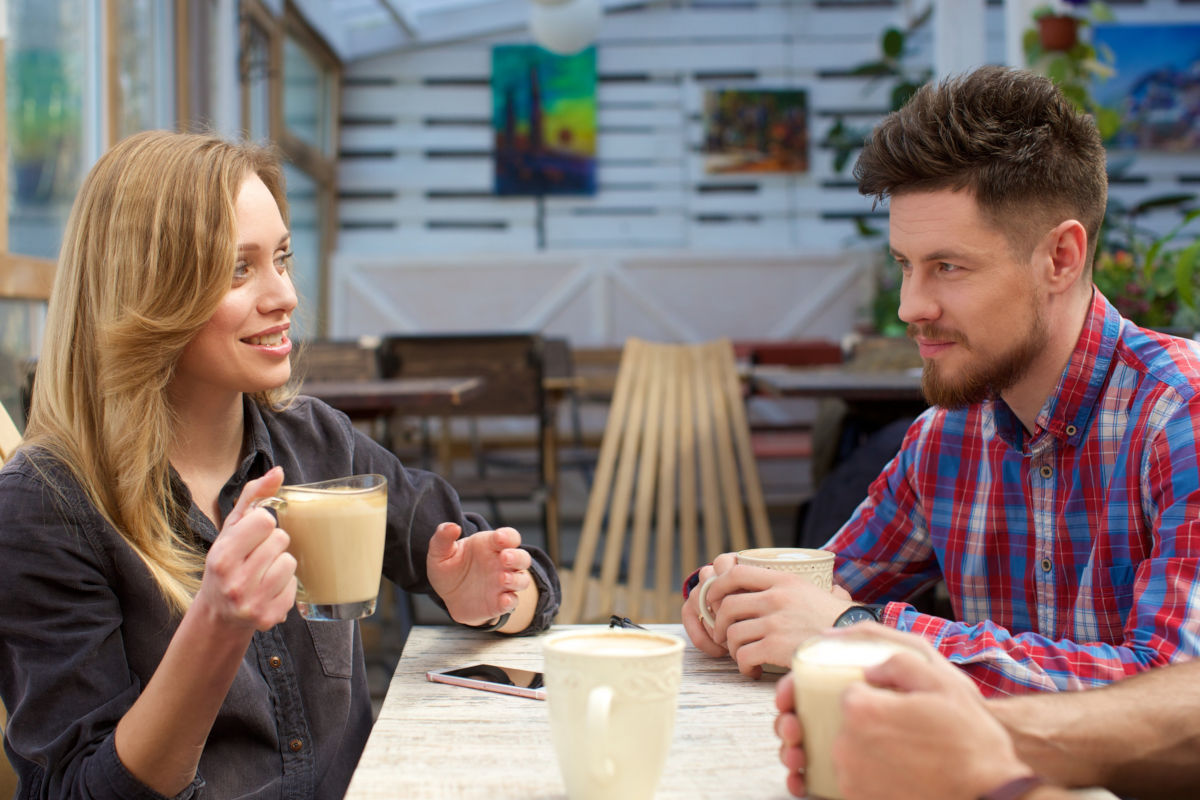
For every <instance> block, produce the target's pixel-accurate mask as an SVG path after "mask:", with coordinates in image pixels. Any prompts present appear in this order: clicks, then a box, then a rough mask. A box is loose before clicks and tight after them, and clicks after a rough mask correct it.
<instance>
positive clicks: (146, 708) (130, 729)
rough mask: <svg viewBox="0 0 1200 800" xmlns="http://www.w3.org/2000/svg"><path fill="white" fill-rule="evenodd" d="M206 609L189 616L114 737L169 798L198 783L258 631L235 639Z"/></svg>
mask: <svg viewBox="0 0 1200 800" xmlns="http://www.w3.org/2000/svg"><path fill="white" fill-rule="evenodd" d="M198 605H199V604H193V605H192V607H191V609H189V610H188V612H187V613H186V614H185V615H184V617H183V620H182V621H181V622H180V624H179V628H178V630H177V631H176V632H175V635H174V636H173V637H172V639H171V643H170V644H169V645H168V646H167V651H166V653H165V654H164V655H163V659H162V661H161V662H160V663H159V665H158V668H157V669H156V670H155V671H154V675H153V677H151V679H150V681H149V682H148V683H147V684H146V686H145V688H144V689H143V690H142V693H141V694H140V695H139V697H138V699H137V701H136V702H134V704H133V706H132V707H130V709H129V711H127V712H126V713H125V715H124V716H123V717H122V718H121V721H120V722H119V723H117V729H116V733H115V735H114V743H115V745H116V750H117V755H118V757H119V758H120V759H121V763H122V764H123V765H124V766H125V768H126V769H127V770H129V772H130V773H131V774H132V775H133V776H134V777H135V778H137V779H138V780H139V781H141V782H142V783H144V784H146V785H147V786H149V787H150V788H152V789H154V790H155V791H157V792H158V793H160V794H163V795H166V796H167V797H172V796H174V795H176V794H178V793H179V792H181V791H183V790H184V789H185V788H186V787H187V786H188V784H190V783H191V782H192V780H193V779H194V778H195V775H196V768H197V766H198V764H199V763H200V755H201V753H202V752H203V750H204V744H205V741H206V740H207V738H208V734H209V731H210V730H211V728H212V725H213V721H214V720H215V719H216V718H217V713H218V711H219V710H220V708H221V704H222V703H223V702H224V700H225V696H226V694H227V693H228V691H229V687H230V685H231V684H232V683H233V679H234V677H235V676H236V674H237V671H238V667H239V665H240V664H241V662H242V659H243V657H244V656H245V653H246V648H247V647H248V646H249V644H250V640H251V638H252V636H253V631H252V630H250V629H247V630H246V631H245V632H244V634H243V633H240V632H239V633H233V634H231V632H230V630H229V628H228V627H221V626H218V625H217V624H216V622H215V620H213V619H212V618H211V617H209V615H208V614H207V613H206V612H205V610H204V608H202V607H198Z"/></svg>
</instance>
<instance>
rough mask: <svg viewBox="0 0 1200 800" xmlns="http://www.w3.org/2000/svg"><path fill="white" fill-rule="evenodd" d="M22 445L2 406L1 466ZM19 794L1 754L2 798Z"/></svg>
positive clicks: (2, 723)
mask: <svg viewBox="0 0 1200 800" xmlns="http://www.w3.org/2000/svg"><path fill="white" fill-rule="evenodd" d="M20 444H21V433H20V431H18V430H17V426H16V425H15V424H14V423H13V421H12V418H11V417H9V416H8V411H6V410H5V408H4V406H2V405H0V465H2V464H4V462H5V461H8V460H9V459H10V458H12V455H13V453H15V452H16V450H17V447H18V446H20ZM7 725H8V712H6V711H5V710H4V704H3V703H0V736H3V735H4V729H5V727H6V726H7ZM16 793H17V773H16V772H15V771H14V770H13V768H12V765H11V764H10V763H8V759H7V758H5V757H4V756H3V755H2V754H0V797H13V796H14V795H15V794H16Z"/></svg>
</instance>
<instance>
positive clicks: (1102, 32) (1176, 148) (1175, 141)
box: [1092, 23, 1200, 152]
mask: <svg viewBox="0 0 1200 800" xmlns="http://www.w3.org/2000/svg"><path fill="white" fill-rule="evenodd" d="M1092 40H1093V43H1094V44H1095V45H1096V47H1097V48H1100V47H1104V46H1106V47H1108V48H1110V49H1111V50H1112V53H1113V58H1114V63H1113V66H1114V67H1115V68H1116V75H1114V76H1113V77H1111V78H1109V79H1108V80H1106V81H1100V82H1097V83H1096V84H1095V85H1094V86H1093V89H1092V92H1093V97H1094V98H1095V99H1096V101H1097V102H1099V103H1100V104H1102V105H1104V106H1106V107H1108V108H1112V109H1115V110H1116V111H1118V112H1120V114H1121V118H1122V120H1121V127H1120V128H1119V129H1118V130H1117V133H1116V134H1115V135H1114V136H1113V138H1112V140H1111V141H1110V142H1108V144H1109V145H1110V146H1111V147H1114V148H1130V149H1139V150H1161V151H1168V152H1185V151H1200V24H1179V25H1126V24H1119V23H1112V24H1104V25H1097V26H1096V27H1095V29H1094V30H1093V33H1092Z"/></svg>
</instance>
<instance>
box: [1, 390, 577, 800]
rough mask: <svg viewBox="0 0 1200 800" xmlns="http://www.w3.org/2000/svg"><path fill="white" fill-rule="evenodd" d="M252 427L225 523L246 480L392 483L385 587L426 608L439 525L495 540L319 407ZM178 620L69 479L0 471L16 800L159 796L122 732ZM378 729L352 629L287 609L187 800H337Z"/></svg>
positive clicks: (549, 575)
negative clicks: (118, 736)
mask: <svg viewBox="0 0 1200 800" xmlns="http://www.w3.org/2000/svg"><path fill="white" fill-rule="evenodd" d="M246 429H247V436H248V437H249V450H248V452H249V455H248V456H247V457H246V458H245V460H244V461H243V462H242V464H241V466H240V468H239V469H238V471H237V474H235V475H234V476H233V477H232V478H230V480H229V482H228V483H227V484H226V485H225V487H224V489H223V490H222V492H221V496H220V506H221V512H222V514H223V515H226V514H228V513H229V511H230V510H232V508H233V504H234V502H235V501H236V500H237V498H238V495H239V494H240V493H241V490H242V487H243V486H245V484H246V482H247V481H250V480H252V479H254V478H256V477H258V476H260V475H262V474H263V473H265V472H266V471H267V470H268V469H270V468H271V467H273V466H275V465H279V466H282V467H283V469H284V478H285V482H286V483H289V484H298V483H311V482H313V481H320V480H326V479H329V478H336V477H340V476H344V475H351V474H363V473H372V472H377V473H380V474H382V475H384V476H386V477H387V479H388V531H387V547H386V551H385V554H384V566H383V570H384V574H385V575H386V576H387V577H388V578H390V579H391V580H392V581H394V582H395V583H396V584H397V585H399V586H401V587H403V588H404V589H406V590H409V591H423V592H430V587H429V584H428V582H427V580H426V576H425V556H426V551H427V547H428V543H429V538H430V536H432V534H433V531H434V529H435V528H436V527H437V525H438V524H440V523H441V522H445V521H454V522H457V523H459V524H460V525H462V526H463V530H464V535H465V534H469V533H473V532H475V531H477V530H481V529H484V528H486V524H485V523H484V521H483V520H482V519H480V518H479V517H477V516H475V515H472V514H465V513H464V512H463V510H462V508H461V507H460V505H459V502H458V498H457V496H456V495H455V493H454V491H453V490H452V489H451V488H450V486H449V485H447V484H446V482H445V481H443V480H442V479H441V478H439V477H437V476H435V475H432V474H430V473H427V472H421V471H417V470H406V469H405V468H404V467H403V466H402V465H401V464H400V462H399V460H397V459H396V457H395V456H394V455H393V454H392V453H390V452H388V451H387V450H385V449H384V448H382V447H380V446H379V445H378V444H376V443H375V442H373V441H372V440H371V439H370V438H369V437H367V436H365V435H364V434H362V433H361V432H359V431H357V430H355V429H354V428H353V427H352V426H351V425H350V423H349V421H348V420H347V419H346V417H345V416H344V415H342V414H341V413H339V412H337V411H334V410H333V409H331V408H329V407H328V406H326V405H324V404H323V403H320V402H318V401H315V400H310V399H308V398H300V399H299V400H298V401H297V402H296V403H295V405H294V406H293V407H292V408H290V409H289V410H287V411H285V412H282V413H278V414H275V413H268V412H260V411H259V409H258V408H257V407H256V406H255V405H254V404H253V403H251V402H250V401H249V400H247V402H246ZM179 491H180V492H181V493H182V497H183V498H184V500H185V503H186V504H187V505H190V511H189V515H188V522H187V524H188V527H189V529H190V532H191V535H193V536H194V537H195V538H196V539H197V540H198V541H200V542H203V543H204V544H205V546H207V545H208V544H211V542H212V541H213V539H214V538H215V537H216V535H217V531H216V529H215V528H214V527H213V525H212V523H211V522H210V521H209V520H208V518H207V517H205V516H204V515H203V514H202V513H201V512H200V510H199V509H198V508H197V507H196V506H195V505H193V504H191V503H190V499H189V498H187V495H186V492H187V490H186V488H184V487H183V486H182V484H179ZM526 549H528V550H529V551H530V552H531V553H532V555H533V568H532V570H531V572H532V574H533V578H534V580H535V581H536V582H537V585H538V588H539V590H540V592H541V597H540V599H539V602H538V608H537V611H536V613H535V616H534V620H533V623H532V625H531V626H530V631H531V632H532V631H537V630H542V629H545V628H547V627H549V625H550V623H551V621H552V619H553V617H554V614H555V613H556V612H557V610H558V605H559V602H560V599H561V591H560V589H559V585H558V579H557V576H556V575H555V572H554V567H553V566H552V565H551V563H550V560H549V559H548V558H547V557H546V555H545V553H543V552H542V551H541V550H538V549H537V548H532V547H530V548H526ZM178 622H179V621H178V619H176V618H173V617H172V615H171V614H169V613H168V612H167V608H166V606H165V604H164V602H163V600H162V598H161V596H160V595H159V593H158V590H157V588H156V586H155V584H154V582H153V581H152V580H151V578H150V574H149V572H148V571H147V569H146V567H145V566H144V565H143V563H142V561H141V560H140V559H139V558H138V557H137V555H135V554H134V552H133V551H132V550H131V549H130V548H129V546H128V545H127V544H126V542H125V540H124V539H123V538H122V537H121V535H120V534H119V533H117V531H116V530H115V529H114V528H113V527H112V526H111V525H110V524H109V523H108V522H106V521H105V520H104V518H103V517H102V516H101V515H100V514H99V513H98V512H97V511H96V509H95V508H94V507H93V506H92V504H91V503H90V502H89V501H88V499H87V497H86V496H85V495H84V493H83V490H82V489H81V488H80V486H79V485H78V484H77V483H76V482H75V480H74V479H73V477H72V476H71V474H70V473H69V472H68V471H66V470H65V469H63V468H62V467H61V466H59V465H56V464H55V463H53V462H49V461H48V460H47V459H45V458H42V459H37V460H36V463H34V461H32V460H31V459H30V457H29V455H28V454H24V453H23V454H20V455H18V456H17V457H16V458H15V459H13V460H12V461H11V462H10V463H9V464H7V465H6V466H5V467H4V469H3V470H0V698H3V700H4V704H5V706H6V707H7V708H8V711H9V722H8V728H7V730H6V731H5V736H4V746H5V750H6V752H7V753H8V756H9V758H10V759H11V760H12V762H13V764H14V765H15V767H16V769H17V772H18V774H19V776H20V789H19V793H18V795H19V797H21V798H34V797H38V798H51V797H53V798H58V797H81V798H151V797H153V798H157V797H158V796H159V795H157V794H156V793H155V792H152V791H150V790H149V789H147V788H146V787H145V786H143V785H141V784H140V783H139V782H138V781H137V780H135V779H134V778H133V776H132V775H130V774H129V773H128V771H127V770H125V768H124V767H123V766H122V764H121V762H120V760H119V759H118V758H117V755H116V751H115V749H114V747H113V731H114V730H115V729H116V725H117V721H118V720H120V718H121V717H122V715H124V713H125V712H126V711H127V710H128V709H129V707H130V706H131V705H132V704H133V702H134V700H136V699H137V697H138V694H139V692H140V691H141V688H142V686H144V685H145V684H146V682H147V681H149V680H150V676H151V675H153V674H154V670H155V668H156V667H157V666H158V663H159V661H160V660H161V658H162V656H163V653H164V652H165V651H166V648H167V644H168V643H169V642H170V640H171V637H172V635H173V634H174V632H175V628H176V627H177V625H178ZM491 635H495V634H491ZM370 729H371V707H370V699H369V696H368V693H367V681H366V673H365V669H364V663H363V649H362V642H361V640H360V638H359V630H358V624H357V623H356V622H308V621H306V620H304V619H303V618H301V617H300V616H299V614H297V613H296V612H295V610H293V611H292V613H290V614H289V615H288V618H287V620H286V621H285V622H283V623H282V624H279V625H276V626H275V627H274V628H272V629H271V630H269V631H267V632H265V633H256V634H255V635H254V640H253V642H252V643H251V645H250V647H249V648H248V649H247V651H246V656H245V658H244V659H243V661H242V664H241V666H240V667H239V669H238V673H237V677H236V678H235V679H234V682H233V686H232V687H231V688H230V690H229V694H228V696H226V698H225V702H224V704H223V705H222V706H221V710H220V713H219V714H218V715H217V719H216V722H215V723H214V724H213V727H212V732H211V733H210V735H209V737H208V743H207V744H206V745H205V748H204V753H203V755H202V756H201V758H200V767H199V770H198V774H197V778H196V781H195V782H194V783H193V784H192V786H191V787H189V788H188V789H187V790H186V791H185V792H183V793H182V794H181V795H180V797H212V798H234V797H256V798H258V797H262V798H267V797H271V798H340V797H342V795H343V794H344V793H345V790H346V786H347V784H348V783H349V782H350V775H351V773H352V772H353V770H354V766H355V764H356V763H357V762H358V757H359V754H360V753H361V752H362V748H363V745H364V744H365V743H366V740H367V734H368V733H369V732H370ZM447 745H448V746H449V745H450V743H447Z"/></svg>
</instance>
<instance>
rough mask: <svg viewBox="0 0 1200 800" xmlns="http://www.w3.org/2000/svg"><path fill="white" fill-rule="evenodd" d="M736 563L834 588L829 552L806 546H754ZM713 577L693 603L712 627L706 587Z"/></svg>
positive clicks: (738, 557) (738, 556)
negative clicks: (697, 603)
mask: <svg viewBox="0 0 1200 800" xmlns="http://www.w3.org/2000/svg"><path fill="white" fill-rule="evenodd" d="M736 556H737V563H739V564H745V565H746V566H749V567H763V568H764V569H773V570H776V571H778V572H790V573H792V574H793V575H800V576H802V577H804V578H805V579H806V580H808V581H809V582H810V583H813V584H815V585H817V586H819V587H821V588H822V589H824V590H825V591H832V589H833V553H832V552H831V551H829V550H812V549H810V548H807V547H756V548H754V549H752V550H742V551H740V552H738V553H737V554H736ZM716 578H717V576H716V575H713V576H711V577H710V578H709V579H708V580H706V581H705V582H704V583H702V584H700V588H699V595H698V596H697V597H696V600H697V601H698V602H699V604H700V618H701V619H703V620H704V621H705V622H707V623H708V626H709V627H710V628H711V627H713V626H714V625H716V624H717V621H716V620H715V619H714V618H713V615H712V609H710V608H709V607H708V587H709V585H710V584H711V583H712V582H713V581H714V580H716Z"/></svg>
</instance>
